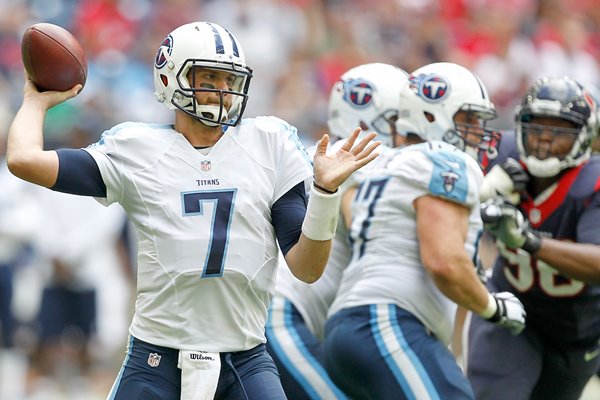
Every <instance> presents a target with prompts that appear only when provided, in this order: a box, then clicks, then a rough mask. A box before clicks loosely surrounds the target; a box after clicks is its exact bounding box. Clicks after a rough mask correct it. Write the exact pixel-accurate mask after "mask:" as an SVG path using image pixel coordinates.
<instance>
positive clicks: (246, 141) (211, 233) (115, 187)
mask: <svg viewBox="0 0 600 400" xmlns="http://www.w3.org/2000/svg"><path fill="white" fill-rule="evenodd" d="M86 150H87V151H88V152H89V153H90V154H91V155H92V156H93V157H94V159H95V160H96V162H97V164H98V166H99V168H100V172H101V174H102V178H103V180H104V182H105V184H106V188H107V197H106V199H98V200H99V201H100V202H102V203H104V204H111V203H115V202H117V203H120V204H121V206H122V207H123V208H124V209H125V211H126V212H127V214H128V216H129V219H130V220H131V221H132V222H133V224H134V225H135V227H136V230H137V235H138V256H137V264H138V274H137V279H138V282H137V298H136V304H135V315H134V317H133V321H132V323H131V326H130V333H131V334H132V335H133V336H135V337H136V338H138V339H141V340H143V341H146V342H149V343H152V344H155V345H159V346H165V347H170V348H177V349H187V350H202V351H211V352H213V351H214V352H224V351H241V350H247V349H250V348H252V347H255V346H256V345H258V344H260V343H263V342H265V337H264V326H265V322H266V318H267V309H268V306H269V302H270V299H271V295H272V292H273V290H274V282H275V276H276V275H275V274H276V268H277V254H278V248H277V243H276V238H275V232H274V228H273V225H272V224H271V206H272V205H273V203H274V202H275V201H276V200H277V199H279V197H281V196H282V195H283V194H285V193H286V192H287V191H289V190H290V189H291V188H292V187H294V186H295V185H297V184H298V183H300V182H302V181H304V180H305V179H306V178H308V177H309V176H311V175H312V168H311V165H310V161H309V159H308V156H307V154H306V151H305V150H304V147H303V146H302V144H301V143H300V141H299V140H298V136H297V134H296V129H295V128H293V127H291V126H290V125H288V124H287V123H285V122H284V121H282V120H280V119H278V118H275V117H259V118H256V119H245V120H243V122H242V123H241V125H239V126H238V127H235V128H229V129H228V130H227V131H226V132H225V134H224V135H223V136H222V137H221V139H220V140H219V141H218V142H217V143H216V144H215V145H214V146H213V147H212V148H211V149H210V151H208V154H206V155H203V154H202V153H201V152H199V150H197V149H195V148H194V147H192V145H191V144H190V143H189V142H188V141H187V140H186V139H185V137H184V136H183V135H182V134H180V133H178V132H176V131H175V130H174V129H173V128H172V126H170V125H151V124H142V123H125V124H121V125H118V126H116V127H114V128H113V129H111V130H110V131H107V132H105V133H104V134H103V135H102V138H101V139H100V141H99V142H98V143H96V144H94V145H92V146H90V147H89V148H87V149H86Z"/></svg>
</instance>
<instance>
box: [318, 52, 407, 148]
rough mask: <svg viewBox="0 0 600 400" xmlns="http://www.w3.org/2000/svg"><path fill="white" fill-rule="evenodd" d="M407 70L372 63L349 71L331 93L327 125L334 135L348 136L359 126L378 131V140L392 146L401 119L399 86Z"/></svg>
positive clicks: (404, 80) (366, 129) (403, 80)
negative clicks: (397, 121) (399, 118)
mask: <svg viewBox="0 0 600 400" xmlns="http://www.w3.org/2000/svg"><path fill="white" fill-rule="evenodd" d="M407 75H408V74H407V73H406V72H405V71H404V70H402V69H400V68H398V67H395V66H392V65H389V64H383V63H370V64H363V65H360V66H357V67H354V68H352V69H350V70H348V71H346V72H345V73H344V74H342V76H341V77H340V79H339V81H338V82H336V83H335V85H334V86H333V88H332V89H331V92H330V95H329V112H328V120H327V125H328V128H329V131H330V133H331V134H332V135H335V136H337V137H340V138H345V137H348V136H349V135H350V134H351V133H352V132H353V131H354V129H356V128H357V127H359V126H360V127H361V128H363V130H365V131H375V132H377V134H378V137H377V140H379V141H381V142H382V143H383V144H384V145H388V146H391V145H392V137H393V134H394V133H395V127H394V122H395V120H396V119H397V118H398V100H399V94H398V93H399V87H400V85H402V84H404V83H406V77H407Z"/></svg>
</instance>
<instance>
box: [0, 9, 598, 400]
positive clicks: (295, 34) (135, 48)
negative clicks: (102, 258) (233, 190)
mask: <svg viewBox="0 0 600 400" xmlns="http://www.w3.org/2000/svg"><path fill="white" fill-rule="evenodd" d="M193 20H212V21H215V22H218V23H219V24H221V25H223V26H225V27H227V28H228V29H230V30H231V31H232V32H234V33H235V34H236V36H237V37H238V38H239V39H240V41H241V42H242V43H243V46H244V50H245V52H246V59H247V62H248V64H249V65H250V66H251V67H252V68H253V69H254V78H253V81H252V83H251V89H250V101H249V105H248V108H247V110H246V114H245V116H256V115H266V114H268V115H270V114H273V115H277V116H279V117H281V118H284V119H286V120H288V121H289V122H290V123H292V124H293V125H295V126H296V127H298V129H299V133H300V137H301V139H302V141H303V142H304V143H305V144H306V145H310V144H312V142H313V141H314V140H315V138H317V137H320V135H321V134H322V133H323V132H324V131H325V130H326V118H327V115H326V110H327V97H328V94H329V90H330V88H331V86H332V84H333V83H334V82H335V80H336V79H337V78H338V77H339V76H340V75H341V73H343V72H344V71H345V70H347V69H349V68H351V67H353V66H356V65H358V64H362V63H365V62H387V63H391V64H395V65H398V66H400V67H402V68H404V69H405V70H407V71H411V70H413V69H415V68H417V67H419V66H421V65H423V64H426V63H429V62H433V61H440V60H444V61H452V62H456V63H459V64H462V65H464V66H466V67H468V68H470V69H472V70H473V71H475V72H476V73H477V74H478V75H479V76H480V77H481V79H482V80H483V81H484V83H485V84H486V85H487V87H488V89H489V90H490V95H491V96H492V98H493V101H494V103H495V104H496V106H497V109H498V111H499V119H498V120H497V121H495V122H494V125H495V126H496V127H497V128H499V129H510V128H511V124H512V118H513V115H512V111H513V109H514V106H515V105H516V104H517V102H518V101H519V98H520V96H521V94H522V93H523V89H524V88H525V87H526V86H527V85H528V84H529V83H530V82H531V81H533V80H534V79H535V78H537V77H539V76H542V75H546V74H552V75H561V74H567V75H569V76H571V77H573V78H575V79H577V80H579V81H580V82H582V83H584V84H586V85H588V86H589V87H590V88H593V89H594V90H596V91H598V92H600V90H598V88H599V87H600V0H577V1H572V0H205V1H189V0H163V1H158V0H155V1H153V0H80V1H79V0H2V1H1V2H0V49H1V50H0V137H2V136H4V135H6V132H7V129H8V125H9V123H10V121H11V119H12V117H13V116H14V113H15V112H16V110H17V109H18V107H19V105H20V101H21V92H22V86H23V70H22V64H21V57H20V39H21V35H22V33H23V32H24V30H25V29H26V28H27V27H28V26H29V25H31V24H33V23H36V22H41V21H44V22H51V23H55V24H58V25H61V26H63V27H65V28H67V29H68V30H70V31H71V32H72V33H73V34H74V35H75V36H76V37H77V38H78V39H79V40H80V41H81V43H82V45H83V47H84V49H85V51H86V55H87V57H88V62H89V76H88V82H87V84H86V87H85V88H84V90H83V92H82V93H81V95H80V96H78V97H77V98H76V99H74V100H72V101H69V102H67V103H64V104H62V105H60V106H58V107H55V108H54V109H52V110H51V111H50V113H49V114H48V118H47V121H46V127H47V130H46V132H47V137H46V142H47V146H48V147H52V148H54V147H60V146H62V145H66V144H69V145H72V144H73V143H79V144H80V145H86V144H88V143H92V142H94V141H96V140H97V139H98V137H99V135H100V133H101V132H102V131H103V130H105V129H108V128H110V127H111V126H113V125H115V124H116V123H119V122H122V121H151V122H168V121H170V118H171V113H170V112H168V111H167V110H166V109H165V108H164V107H163V106H162V105H160V104H158V103H157V102H155V101H154V99H153V95H152V90H153V82H152V68H151V66H152V62H153V58H154V54H155V51H156V49H157V47H158V45H159V44H160V43H161V41H162V39H163V37H164V36H165V34H166V33H168V32H170V31H171V30H172V29H174V28H175V27H176V26H178V25H180V24H182V23H186V22H190V21H193ZM3 141H4V138H3V139H2V142H3ZM1 147H2V146H0V148H1ZM0 190H2V188H1V187H0ZM98 285H103V283H102V282H98ZM25 286H26V285H25ZM122 287H124V288H126V290H127V289H129V290H132V286H131V285H127V284H126V285H123V286H122ZM131 294H132V293H127V296H131ZM17 297H18V299H19V301H18V302H17V303H18V304H16V305H15V306H14V308H15V309H16V311H17V316H18V317H20V318H21V322H22V323H23V325H24V326H27V324H28V322H29V320H28V319H29V318H31V316H32V315H33V314H34V309H35V307H36V301H37V300H36V299H39V296H37V297H36V296H35V295H30V296H17ZM129 299H130V301H129V303H128V304H131V297H129ZM24 310H25V311H24ZM125 314H127V313H125ZM112 318H117V319H118V318H121V319H122V320H119V321H115V322H114V323H115V324H117V325H116V326H118V327H119V329H121V330H120V331H119V332H120V333H119V334H118V335H116V336H115V337H112V338H111V340H108V339H106V338H104V339H103V338H100V340H99V341H98V343H103V345H104V346H106V345H107V343H110V344H111V345H112V346H114V348H113V347H110V346H109V348H108V351H104V350H102V349H97V351H95V352H94V353H93V354H95V357H96V358H95V359H94V362H95V363H96V364H95V367H94V368H93V375H92V376H88V377H85V378H86V379H85V380H83V381H82V382H83V383H82V384H81V385H82V386H81V388H80V389H68V388H66V387H65V384H64V382H63V383H61V384H53V383H52V382H45V384H46V385H47V386H46V387H42V388H41V389H40V388H39V387H38V388H36V387H28V390H29V391H30V394H29V396H28V397H27V398H28V399H36V398H44V399H50V400H52V398H53V397H52V396H55V398H56V399H62V398H65V399H67V398H68V399H71V398H73V399H75V398H82V399H83V398H85V399H95V398H96V397H97V398H103V396H105V395H106V393H107V390H108V387H109V386H110V384H111V383H112V379H113V378H114V376H115V375H116V372H117V370H118V365H119V363H120V362H121V360H122V356H123V347H124V345H125V335H126V331H125V328H126V325H127V323H128V319H129V314H128V315H125V316H124V317H123V316H119V317H117V316H113V317H112ZM33 337H35V335H33ZM33 340H34V339H33ZM18 345H19V346H23V347H24V348H25V350H27V349H28V347H27V346H30V345H31V340H30V341H29V342H27V341H24V342H23V343H18ZM0 373H3V372H2V370H0ZM63 375H64V374H63ZM2 378H4V379H2ZM7 380H9V381H10V379H8V378H7V376H6V375H5V376H0V384H3V383H4V382H6V381H7ZM66 381H69V379H66ZM80 383H81V382H80ZM593 385H597V383H596V382H592V386H593ZM67 386H68V385H67ZM592 386H590V388H592ZM598 386H600V385H598ZM0 390H2V388H0ZM590 390H592V391H590V393H591V394H590V395H589V396H590V397H587V398H589V399H592V398H600V391H597V389H596V391H593V388H592V389H590ZM44 391H45V392H44ZM0 393H2V392H1V391H0ZM41 393H45V394H43V395H42V394H41ZM53 393H54V394H53ZM36 396H42V397H36ZM586 396H588V394H587V392H586ZM584 397H585V396H584Z"/></svg>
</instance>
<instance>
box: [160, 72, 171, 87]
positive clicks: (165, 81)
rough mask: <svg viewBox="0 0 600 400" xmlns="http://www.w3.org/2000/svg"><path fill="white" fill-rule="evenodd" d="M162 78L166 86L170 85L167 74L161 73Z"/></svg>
mask: <svg viewBox="0 0 600 400" xmlns="http://www.w3.org/2000/svg"><path fill="white" fill-rule="evenodd" d="M160 80H161V82H162V84H163V85H165V87H166V86H169V78H167V76H166V75H163V74H160Z"/></svg>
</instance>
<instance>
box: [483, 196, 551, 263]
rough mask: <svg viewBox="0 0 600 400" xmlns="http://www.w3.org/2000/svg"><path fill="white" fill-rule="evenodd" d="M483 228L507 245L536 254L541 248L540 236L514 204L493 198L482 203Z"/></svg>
mask: <svg viewBox="0 0 600 400" xmlns="http://www.w3.org/2000/svg"><path fill="white" fill-rule="evenodd" d="M480 210H481V220H482V221H483V228H484V229H485V230H486V231H488V232H490V233H491V234H492V235H494V236H495V237H496V239H498V240H500V241H501V242H502V243H504V244H505V245H506V246H507V247H509V248H511V249H517V248H520V249H523V250H525V251H526V252H528V253H529V254H535V253H537V251H538V250H539V249H540V247H541V245H542V241H541V239H540V237H539V236H538V235H537V234H536V233H535V232H534V231H533V230H532V229H530V227H529V221H527V220H526V219H525V217H524V216H523V214H521V212H520V211H519V210H518V209H517V208H516V207H515V206H513V205H512V204H510V203H508V202H507V201H505V200H502V199H500V198H492V199H489V200H488V201H486V202H485V203H483V204H481V209H480Z"/></svg>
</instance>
